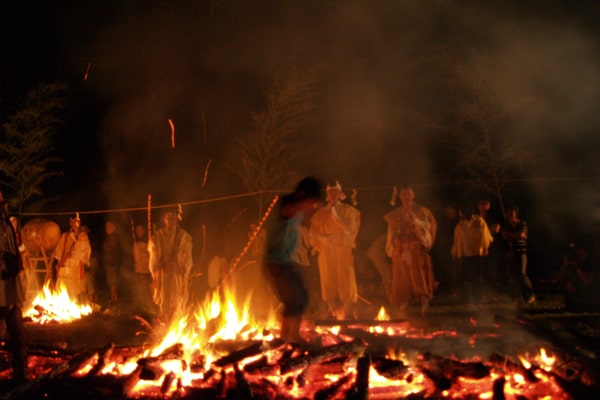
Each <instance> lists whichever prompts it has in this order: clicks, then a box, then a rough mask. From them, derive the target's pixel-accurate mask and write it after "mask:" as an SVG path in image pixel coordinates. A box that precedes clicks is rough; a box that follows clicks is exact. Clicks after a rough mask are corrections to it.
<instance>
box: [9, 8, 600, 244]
mask: <svg viewBox="0 0 600 400" xmlns="http://www.w3.org/2000/svg"><path fill="white" fill-rule="evenodd" d="M522 3H525V4H522ZM571 3H576V4H571ZM0 7H1V10H0V18H1V21H0V25H1V29H2V38H1V40H2V42H1V52H2V59H1V64H0V115H1V116H2V117H4V116H5V115H6V114H7V113H9V112H11V110H13V109H14V107H15V105H16V102H17V100H18V99H19V98H22V97H23V96H24V95H25V94H26V93H27V91H28V90H30V89H31V88H33V87H35V86H36V85H38V84H40V83H48V82H53V81H56V80H61V81H65V82H67V83H68V85H69V88H70V97H69V103H68V109H67V113H66V120H65V126H64V129H63V130H62V131H61V133H60V134H59V140H60V141H59V143H57V149H58V150H59V151H60V153H61V156H62V157H63V159H64V160H65V164H64V166H65V175H64V178H61V180H60V181H57V182H56V183H55V184H54V185H53V186H52V189H51V191H52V190H55V191H57V192H60V193H61V194H62V195H63V197H62V199H61V201H60V202H55V203H53V204H49V208H50V209H52V210H54V211H71V210H101V209H108V210H119V209H123V208H128V207H142V208H143V207H144V206H145V205H146V198H147V195H148V194H152V195H153V198H154V201H155V202H156V203H155V204H177V203H182V202H183V203H185V202H193V201H196V200H200V199H206V198H211V197H216V196H224V195H230V194H237V193H243V192H244V190H245V189H244V187H243V185H242V184H241V181H240V180H239V178H238V177H237V176H236V175H235V174H234V173H233V172H232V171H231V169H230V168H228V167H227V166H228V165H230V164H234V163H235V162H236V149H235V139H236V138H243V137H244V136H245V135H246V134H247V133H248V132H249V131H250V130H251V129H252V114H253V113H256V112H261V111H263V110H264V109H265V106H266V96H267V94H268V92H269V89H270V87H271V84H272V82H273V79H274V78H275V77H276V76H281V74H282V72H285V71H286V70H290V69H291V68H293V67H295V66H300V67H301V66H304V65H311V64H314V63H318V62H322V63H325V64H326V65H327V66H328V70H327V74H326V76H325V77H324V78H323V83H322V85H321V89H322V93H321V94H320V103H319V111H318V115H319V120H318V123H317V124H315V125H314V126H313V127H312V128H311V130H310V131H309V132H304V135H305V137H304V138H303V139H302V143H305V144H306V149H305V150H306V151H305V157H304V158H303V159H301V160H300V162H298V163H297V164H295V166H294V167H295V168H296V169H297V170H298V174H300V175H303V174H316V175H318V176H320V177H322V179H323V180H326V181H328V182H333V181H335V180H336V179H337V180H339V181H340V182H341V183H342V186H344V187H345V188H347V190H348V191H349V190H350V189H351V188H358V191H359V202H360V201H361V199H362V200H363V201H365V202H378V205H376V206H374V205H373V204H369V205H370V206H372V207H374V209H375V210H376V211H375V212H374V213H373V216H369V213H368V212H367V208H368V206H369V205H367V204H364V203H363V204H360V203H359V208H360V207H361V206H362V207H365V213H364V214H365V216H366V217H367V218H375V219H377V221H378V222H377V223H375V224H374V227H373V228H371V229H372V230H377V229H379V228H380V226H381V221H380V220H379V219H380V215H379V214H378V213H379V212H380V211H383V210H387V209H388V208H389V204H387V201H388V199H389V196H390V195H391V188H392V187H393V186H394V185H397V184H398V183H399V182H400V181H405V180H409V181H411V182H413V183H416V184H417V186H418V185H421V186H422V187H423V188H428V189H427V190H425V189H423V190H422V194H423V193H424V192H427V195H426V196H427V197H426V198H425V199H423V197H421V199H423V201H424V202H430V203H431V204H433V203H435V202H438V201H440V200H439V198H436V193H439V190H437V189H436V188H439V187H440V185H441V182H442V181H443V179H442V178H441V177H442V176H443V173H444V166H445V165H446V164H444V162H441V161H440V160H439V159H434V156H433V155H432V152H431V148H432V146H433V144H435V143H436V142H437V143H440V138H438V137H435V136H433V135H432V134H431V131H432V126H434V125H435V124H436V122H437V121H439V120H440V119H441V118H442V117H443V116H444V115H446V114H447V113H448V112H450V111H452V109H453V108H454V107H456V105H457V104H458V100H459V99H460V93H458V92H456V91H455V88H454V86H453V83H452V81H451V79H450V78H449V77H450V74H449V72H448V71H450V70H451V69H452V65H453V62H455V61H456V60H461V59H466V58H468V57H469V55H472V54H474V53H481V54H485V55H486V56H487V57H488V60H490V63H489V65H488V67H487V68H486V73H487V74H488V76H490V77H492V82H493V86H492V87H491V90H492V91H493V92H494V94H495V96H496V98H497V99H498V101H499V102H500V103H501V104H502V105H503V108H504V109H506V110H507V112H508V113H509V114H510V115H511V118H510V121H511V122H510V123H511V126H510V127H508V129H505V131H506V132H507V133H506V134H507V135H509V136H508V139H509V140H514V141H515V143H517V144H518V145H519V146H522V147H524V148H528V149H533V150H535V151H536V162H535V164H534V165H533V166H531V167H530V169H529V175H528V176H527V177H524V178H526V179H525V180H526V183H525V184H521V185H520V186H519V187H516V186H514V187H512V188H508V192H509V196H510V195H513V196H515V199H516V200H517V201H520V202H528V204H522V206H523V208H525V209H528V210H529V215H531V216H532V218H533V215H534V210H535V212H537V213H539V214H543V215H544V216H543V217H540V221H541V222H540V223H543V224H548V230H550V231H556V232H557V235H558V237H559V238H560V239H561V240H562V236H561V235H563V236H564V235H566V234H564V233H562V232H563V230H564V229H562V228H561V227H556V226H550V225H551V224H552V221H555V220H556V218H554V214H553V213H556V215H560V216H561V217H562V216H564V215H567V216H569V215H571V214H577V213H582V210H587V211H589V212H590V213H592V212H593V208H594V207H596V206H597V204H598V202H599V200H600V196H599V195H598V193H597V183H598V179H597V177H598V176H600V171H599V168H598V163H597V161H596V160H595V158H596V154H597V150H598V135H597V130H598V127H599V126H600V113H598V112H597V107H598V104H600V102H599V100H600V90H599V89H600V70H599V66H600V62H599V61H600V46H599V44H600V43H599V38H600V36H599V35H598V33H599V32H598V26H600V6H598V5H597V2H593V1H590V2H564V1H526V2H523V1H497V2H495V1H441V0H440V1H358V0H348V1H318V0H314V1H313V0H302V1H266V0H257V1H233V0H196V1H185V0H182V1H178V0H173V1H149V0H148V1H142V0H139V1H131V0H123V1H90V0H81V1H77V2H71V1H69V2H66V1H51V2H38V1H28V0H25V1H3V2H2V3H1V6H0ZM88 66H89V73H88V77H87V79H85V80H84V76H85V74H86V70H87V69H88ZM169 118H170V119H172V121H173V122H174V125H175V128H176V146H175V148H174V149H173V148H171V131H170V126H169V123H168V120H169ZM205 127H206V130H205ZM510 135H514V136H510ZM444 146H451V144H444ZM443 153H444V152H442V154H443ZM436 157H439V155H438V156H436ZM441 158H443V155H442V156H441ZM209 161H210V163H211V164H210V170H209V173H208V179H207V182H206V185H204V186H203V185H202V181H203V177H204V174H205V168H206V165H207V163H208V162H209ZM557 177H566V178H569V179H567V180H565V181H563V182H561V181H560V180H559V181H558V182H556V181H553V182H552V183H548V180H547V178H557ZM582 177H584V178H586V179H583V180H580V179H575V180H572V179H571V178H582ZM589 177H592V178H593V179H587V178H589ZM594 177H595V178H594ZM573 182H575V183H573ZM567 187H568V195H565V194H564V192H565V190H564V189H565V188H567ZM430 188H434V189H433V190H432V189H430ZM282 189H289V188H282ZM417 196H418V199H419V193H418V195H417ZM557 196H565V197H564V198H563V199H561V200H562V201H560V202H558V203H557V202H556V201H555V200H556V198H557ZM236 207H239V205H238V206H235V207H234V206H232V208H233V209H232V210H228V211H226V212H225V211H223V215H222V217H223V218H224V220H225V221H229V220H230V219H231V218H233V216H235V215H236V213H237V212H236V210H235V208H236ZM206 208H210V206H207V207H205V209H204V210H203V211H202V212H201V213H200V214H199V216H198V218H199V219H202V218H206V216H207V214H212V213H214V211H215V210H214V209H206ZM193 212H194V211H193V210H191V213H193ZM582 214H583V215H578V216H577V217H578V218H585V213H582ZM222 225H227V223H225V222H224V223H222ZM368 226H369V223H368V222H366V223H365V227H366V228H365V229H369V228H368ZM369 239H370V236H369V237H368V239H365V240H369Z"/></svg>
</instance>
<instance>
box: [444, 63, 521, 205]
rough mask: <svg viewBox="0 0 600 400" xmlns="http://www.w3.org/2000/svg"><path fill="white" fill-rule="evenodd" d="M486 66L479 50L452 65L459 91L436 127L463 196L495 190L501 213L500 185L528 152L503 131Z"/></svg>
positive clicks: (502, 114)
mask: <svg viewBox="0 0 600 400" xmlns="http://www.w3.org/2000/svg"><path fill="white" fill-rule="evenodd" d="M490 66H491V64H490V60H489V58H488V57H487V56H486V55H485V54H478V55H476V56H475V57H474V58H473V59H472V60H470V61H469V62H465V63H457V64H456V65H455V68H454V69H453V72H454V73H455V75H453V78H456V79H457V87H458V88H460V90H461V91H462V96H458V97H457V102H456V107H455V108H454V110H453V113H452V115H451V116H450V117H448V118H447V119H446V121H445V122H444V123H442V124H441V125H439V126H438V128H441V131H442V132H444V133H445V134H446V135H445V141H444V145H445V146H448V147H447V149H449V151H450V153H452V154H453V155H454V158H455V160H454V161H455V162H454V165H453V168H451V169H448V170H447V171H446V172H447V175H448V178H449V180H450V181H453V182H454V183H455V184H456V185H457V186H458V187H459V188H460V190H461V191H462V192H463V193H464V194H465V195H466V196H468V195H469V194H475V193H476V194H478V195H481V194H482V193H487V194H489V195H493V196H495V197H496V198H497V199H498V202H499V204H500V208H501V211H502V213H504V200H503V188H504V186H505V185H506V183H507V182H508V180H509V179H511V178H513V177H514V176H515V174H516V173H518V171H519V170H520V169H521V168H522V166H523V165H524V162H525V160H527V159H528V158H530V157H531V154H530V152H528V151H526V150H525V149H524V148H523V147H522V146H521V144H520V143H519V142H518V141H517V140H515V137H516V135H515V134H514V132H508V131H507V130H508V128H507V127H508V126H510V124H509V121H510V117H511V116H510V115H509V113H508V112H507V109H506V107H505V105H504V104H503V103H502V102H501V101H500V99H499V97H498V96H497V95H496V93H495V91H494V90H495V86H496V85H497V82H494V76H493V73H492V72H491V71H492V68H490ZM515 101H517V99H515ZM529 161H531V160H529Z"/></svg>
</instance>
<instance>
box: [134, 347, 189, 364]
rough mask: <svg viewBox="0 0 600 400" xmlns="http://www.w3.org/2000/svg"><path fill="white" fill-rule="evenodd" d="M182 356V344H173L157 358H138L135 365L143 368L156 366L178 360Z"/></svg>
mask: <svg viewBox="0 0 600 400" xmlns="http://www.w3.org/2000/svg"><path fill="white" fill-rule="evenodd" d="M183 356H184V352H183V344H181V343H175V344H174V345H172V346H171V347H167V348H166V349H165V350H164V351H163V352H162V353H160V354H159V355H158V356H154V357H144V358H140V359H139V360H138V361H137V364H138V365H140V366H142V367H143V366H146V365H151V364H156V363H159V362H161V361H165V360H178V359H181V358H183Z"/></svg>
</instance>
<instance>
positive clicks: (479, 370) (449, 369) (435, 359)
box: [423, 353, 491, 380]
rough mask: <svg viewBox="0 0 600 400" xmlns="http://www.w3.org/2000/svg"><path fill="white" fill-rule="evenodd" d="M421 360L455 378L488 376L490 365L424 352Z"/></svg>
mask: <svg viewBox="0 0 600 400" xmlns="http://www.w3.org/2000/svg"><path fill="white" fill-rule="evenodd" d="M423 361H424V362H425V363H427V364H429V365H431V366H433V368H435V369H436V370H441V371H444V373H445V374H446V376H448V377H449V378H451V379H452V380H455V379H456V378H458V377H464V378H471V379H483V378H486V377H488V376H490V372H491V369H490V367H488V366H486V365H484V364H483V363H482V362H462V361H456V360H452V359H450V358H447V357H441V356H436V355H433V354H429V353H426V354H424V355H423Z"/></svg>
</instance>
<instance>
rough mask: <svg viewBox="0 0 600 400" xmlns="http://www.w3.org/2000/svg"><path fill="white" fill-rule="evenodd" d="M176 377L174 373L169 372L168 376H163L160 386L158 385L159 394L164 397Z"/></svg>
mask: <svg viewBox="0 0 600 400" xmlns="http://www.w3.org/2000/svg"><path fill="white" fill-rule="evenodd" d="M176 377H177V376H176V375H175V372H173V371H171V372H169V373H168V374H166V375H165V377H164V379H163V381H162V383H161V385H160V392H161V393H162V394H163V395H165V394H166V393H167V392H168V391H169V389H171V386H173V382H174V381H175V378H176Z"/></svg>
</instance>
